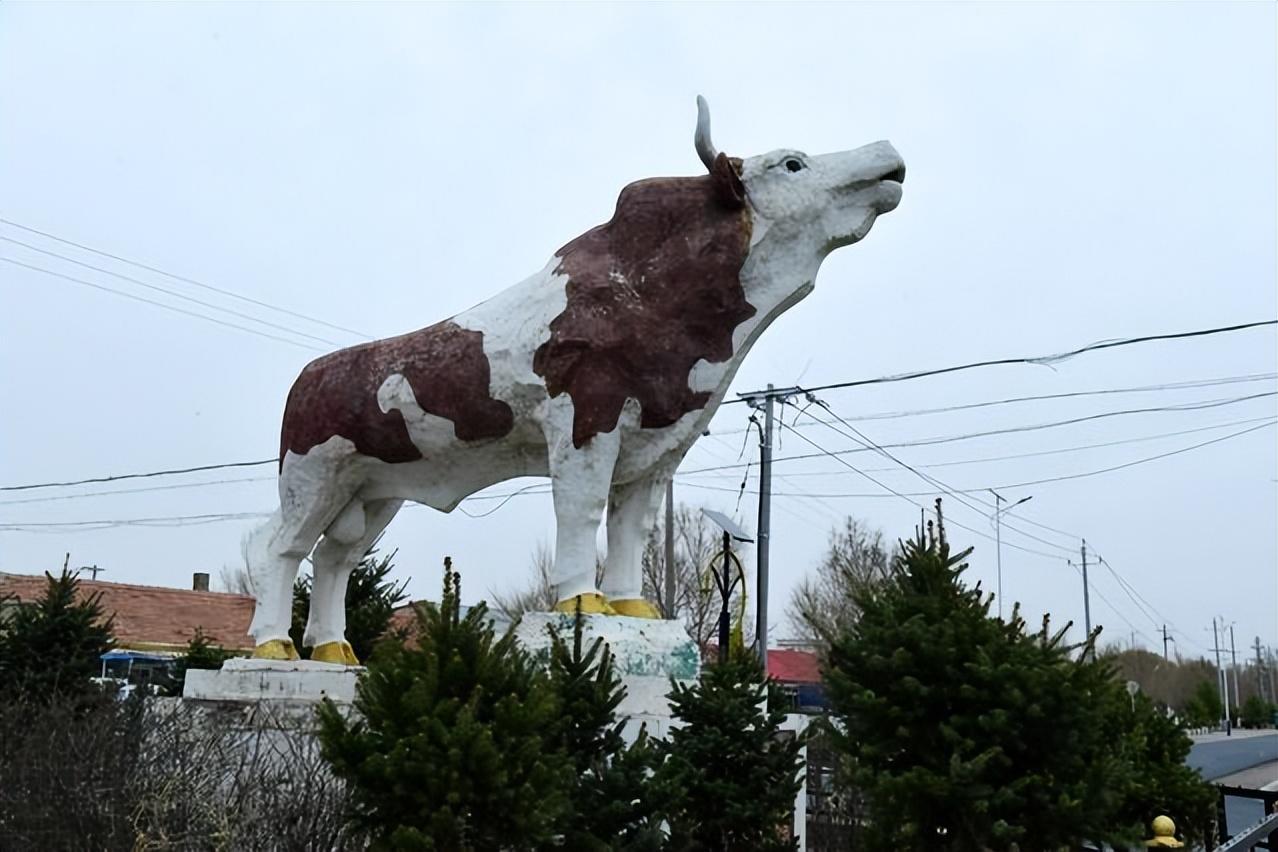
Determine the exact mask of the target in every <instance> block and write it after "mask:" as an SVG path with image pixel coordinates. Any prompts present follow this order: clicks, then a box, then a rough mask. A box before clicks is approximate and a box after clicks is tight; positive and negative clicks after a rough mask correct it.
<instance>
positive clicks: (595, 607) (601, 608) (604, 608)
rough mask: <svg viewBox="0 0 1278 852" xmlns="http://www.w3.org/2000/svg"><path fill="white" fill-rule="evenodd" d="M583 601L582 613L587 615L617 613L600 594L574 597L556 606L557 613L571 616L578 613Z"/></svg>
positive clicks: (591, 593) (593, 593)
mask: <svg viewBox="0 0 1278 852" xmlns="http://www.w3.org/2000/svg"><path fill="white" fill-rule="evenodd" d="M578 601H581V611H582V612H583V613H585V614H586V615H616V614H617V612H616V610H614V609H613V608H612V607H611V606H609V605H608V599H607V598H605V597H604V596H603V595H601V594H599V593H598V592H590V593H588V594H584V595H574V596H573V597H571V598H566V599H564V600H562V601H560V602H559V603H557V604H555V612H566V613H568V614H569V615H571V614H572V613H574V612H576V611H577V602H578Z"/></svg>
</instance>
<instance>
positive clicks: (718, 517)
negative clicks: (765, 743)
mask: <svg viewBox="0 0 1278 852" xmlns="http://www.w3.org/2000/svg"><path fill="white" fill-rule="evenodd" d="M701 514H703V515H705V516H706V517H707V518H708V519H709V520H710V521H711V522H712V523H714V524H715V525H716V526H717V527H719V529H721V530H723V553H722V559H723V564H722V565H720V566H717V567H716V566H715V564H714V562H713V560H712V561H711V563H710V573H711V574H713V575H714V583H715V586H717V587H718V589H719V595H720V596H721V597H722V600H723V605H722V607H721V608H720V610H719V662H721V663H723V662H727V660H728V643H729V641H730V638H729V627H728V625H729V622H730V619H731V615H730V610H729V608H728V601H729V599H731V597H732V590H733V589H734V588H736V585H737V583H740V584H741V590H742V592H743V593H744V592H745V570H744V569H743V568H742V566H741V560H740V559H738V558H737V555H736V554H735V553H733V552H732V542H733V540H734V539H735V540H736V541H739V542H742V543H744V544H752V543H753V542H754V539H752V538H750V534H749V533H747V532H746V531H745V530H743V529H741V527H740V526H738V525H737V524H736V523H735V522H734V521H733V520H732V519H731V518H729V517H728V516H727V515H724V514H723V513H722V512H716V511H714V510H713V509H702V510H701ZM733 568H735V569H736V573H735V574H733V570H732V569H733ZM759 653H760V656H761V657H762V658H763V670H764V671H765V672H766V671H767V670H768V668H767V667H768V651H767V649H766V648H763V649H761V650H760V652H759Z"/></svg>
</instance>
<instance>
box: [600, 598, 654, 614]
mask: <svg viewBox="0 0 1278 852" xmlns="http://www.w3.org/2000/svg"><path fill="white" fill-rule="evenodd" d="M608 605H609V606H611V607H612V609H613V612H615V613H617V615H628V616H630V617H631V618H656V619H660V618H661V613H660V612H658V611H657V608H656V607H655V606H653V605H652V604H651V603H650V602H648V601H646V600H644V599H643V598H628V599H626V600H620V601H608Z"/></svg>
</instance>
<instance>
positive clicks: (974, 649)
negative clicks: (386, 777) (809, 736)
mask: <svg viewBox="0 0 1278 852" xmlns="http://www.w3.org/2000/svg"><path fill="white" fill-rule="evenodd" d="M937 512H938V515H939V513H940V503H939V501H938V504H937ZM968 553H970V550H967V551H964V552H962V553H959V554H952V553H951V551H950V547H949V543H948V542H947V541H946V539H945V532H944V527H943V526H942V525H939V524H938V527H937V530H936V531H935V532H933V531H932V527H931V525H930V524H929V533H928V534H927V535H926V536H925V535H924V533H923V531H922V530H920V531H919V536H918V538H917V539H915V540H913V541H910V542H907V543H905V544H904V545H902V549H901V552H900V553H899V555H898V556H897V557H896V558H895V560H894V564H893V573H892V576H891V577H890V578H889V579H887V580H886V581H885V582H883V583H880V584H875V585H871V586H866V587H863V588H860V589H857V590H855V591H854V592H853V593H852V594H853V595H854V598H855V600H854V604H855V605H856V606H857V608H858V609H859V610H860V613H861V616H860V619H859V620H858V621H857V622H856V623H855V624H853V625H851V626H849V627H845V628H843V629H842V630H841V632H840V633H839V634H838V635H836V636H832V637H830V649H829V652H828V656H827V658H826V660H825V663H824V669H823V674H824V680H825V685H826V691H827V696H828V699H829V702H830V706H831V711H832V716H833V719H834V721H835V724H834V725H832V726H831V728H832V731H831V733H832V737H833V739H834V742H835V744H836V747H837V749H838V750H839V751H840V752H841V753H842V755H843V757H844V760H845V772H844V775H843V781H844V783H845V784H846V785H847V786H848V787H850V789H851V790H854V791H856V793H858V794H859V795H860V796H861V797H863V799H864V803H865V809H866V813H867V819H866V821H865V824H864V825H863V838H864V840H865V844H866V848H868V849H938V850H972V852H976V850H1005V849H1010V848H1012V846H1013V845H1014V844H1016V845H1019V847H1020V848H1022V849H1024V848H1034V849H1056V848H1061V847H1065V846H1072V845H1074V844H1076V843H1078V842H1079V841H1083V840H1087V841H1093V842H1099V841H1108V840H1127V839H1130V838H1131V836H1132V833H1133V832H1134V831H1136V830H1137V828H1138V827H1137V826H1135V825H1132V824H1126V821H1125V820H1124V819H1122V818H1121V815H1120V813H1119V811H1120V810H1121V808H1122V805H1123V802H1124V801H1125V797H1126V795H1127V792H1128V782H1129V775H1128V772H1129V766H1128V764H1127V763H1126V762H1125V759H1124V756H1123V755H1122V753H1121V751H1122V750H1121V749H1120V748H1117V747H1116V743H1118V742H1120V741H1121V738H1122V730H1121V726H1120V725H1118V723H1117V722H1116V717H1115V715H1114V712H1113V708H1114V706H1115V705H1114V701H1115V696H1117V695H1120V694H1121V696H1122V698H1123V699H1124V700H1126V699H1127V695H1126V693H1125V692H1123V691H1122V688H1121V686H1119V685H1118V683H1117V681H1116V679H1115V678H1114V675H1113V671H1112V669H1111V667H1110V665H1109V664H1108V663H1106V662H1104V661H1098V660H1097V659H1096V656H1095V654H1094V653H1091V649H1092V647H1093V644H1094V642H1095V638H1096V637H1095V634H1093V635H1092V636H1090V637H1088V638H1087V639H1086V640H1085V642H1084V643H1083V644H1082V645H1081V646H1070V645H1068V644H1066V643H1065V642H1064V641H1063V637H1064V633H1065V631H1064V630H1061V631H1059V632H1056V633H1052V632H1051V631H1050V629H1049V624H1048V620H1047V619H1046V618H1044V620H1043V625H1042V628H1041V630H1040V631H1038V632H1037V633H1034V634H1027V633H1026V632H1025V630H1024V626H1025V623H1024V621H1023V620H1022V619H1021V616H1020V613H1019V609H1018V608H1014V609H1013V613H1012V616H1011V619H1010V620H1008V621H1003V620H1002V619H999V618H994V617H991V615H990V612H989V610H990V603H991V601H992V596H987V595H985V594H984V593H983V592H982V591H981V590H980V587H979V586H977V587H976V588H968V587H967V586H965V585H964V584H963V582H962V574H963V572H964V570H965V569H966V567H967V566H966V564H964V560H965V558H966V557H967V555H968ZM1067 628H1068V625H1067ZM1097 632H1099V631H1097ZM1075 655H1077V656H1075Z"/></svg>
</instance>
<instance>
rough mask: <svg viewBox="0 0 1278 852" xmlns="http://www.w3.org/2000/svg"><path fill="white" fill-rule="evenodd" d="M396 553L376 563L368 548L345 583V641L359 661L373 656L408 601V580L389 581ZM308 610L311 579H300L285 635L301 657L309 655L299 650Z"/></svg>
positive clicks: (295, 587) (302, 649)
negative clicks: (404, 603) (402, 604)
mask: <svg viewBox="0 0 1278 852" xmlns="http://www.w3.org/2000/svg"><path fill="white" fill-rule="evenodd" d="M396 552H397V551H394V552H391V553H390V554H388V555H386V556H383V557H382V558H381V559H377V558H376V555H377V550H376V548H375V547H373V548H370V549H369V551H368V552H367V553H365V554H364V558H363V559H362V560H361V561H360V563H359V565H357V566H355V568H354V569H353V570H352V571H351V576H350V579H349V580H348V581H347V583H346V641H347V642H350V643H351V648H353V649H354V650H355V656H356V657H357V658H358V659H360V660H367V659H368V658H369V657H371V656H372V655H373V648H375V647H376V646H377V643H378V642H379V641H381V639H382V637H383V636H385V635H386V629H387V627H389V626H390V620H391V615H392V614H393V613H394V612H395V607H396V606H398V605H399V604H400V603H402V602H403V601H404V600H405V599H406V598H407V597H408V596H407V595H406V594H405V592H404V590H405V589H406V588H407V587H408V581H407V580H404V581H402V582H399V583H396V582H395V581H393V580H390V579H388V577H389V575H390V572H391V571H392V570H393V568H394V565H393V564H392V562H393V560H394V559H395V553H396ZM310 609H311V578H310V577H309V576H300V577H298V578H297V580H296V581H294V583H293V623H292V625H291V626H290V627H289V631H288V635H289V638H291V639H292V640H293V647H294V648H296V649H298V652H299V653H300V654H301V655H302V656H303V657H310V655H311V651H310V649H309V648H303V647H302V635H303V633H304V632H305V630H306V619H307V616H308V614H309V613H310Z"/></svg>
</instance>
